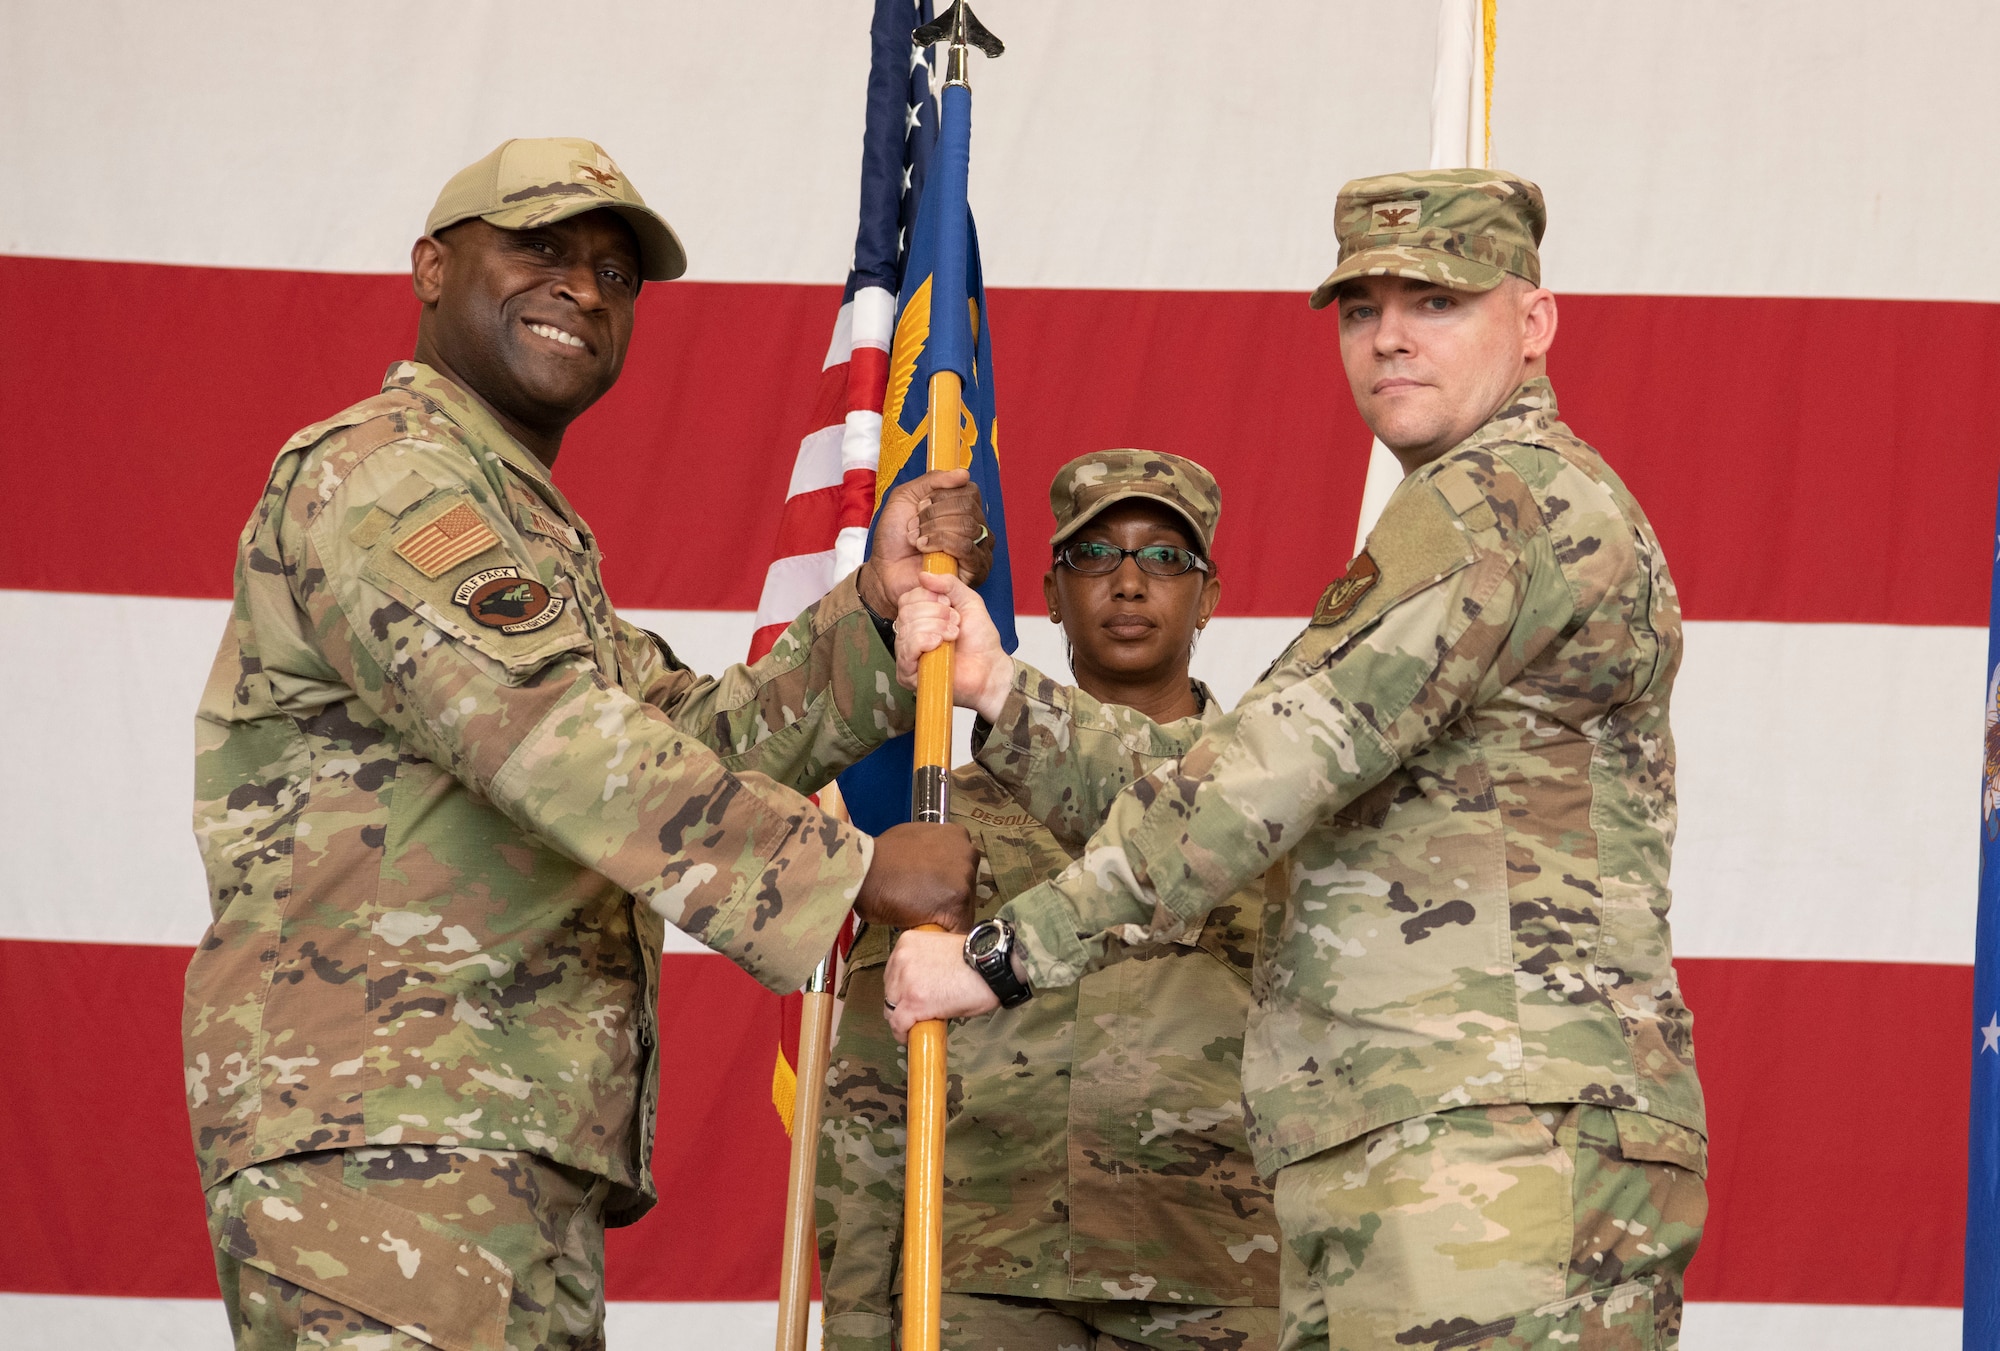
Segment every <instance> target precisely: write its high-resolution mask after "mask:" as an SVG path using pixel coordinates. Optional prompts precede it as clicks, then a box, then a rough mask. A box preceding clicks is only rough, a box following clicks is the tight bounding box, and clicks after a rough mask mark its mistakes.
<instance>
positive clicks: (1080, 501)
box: [1049, 449, 1222, 555]
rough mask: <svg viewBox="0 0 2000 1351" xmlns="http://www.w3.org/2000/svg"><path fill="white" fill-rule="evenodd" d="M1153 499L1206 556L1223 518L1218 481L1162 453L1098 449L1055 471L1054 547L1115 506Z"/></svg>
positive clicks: (1052, 487) (1052, 496) (1052, 493)
mask: <svg viewBox="0 0 2000 1351" xmlns="http://www.w3.org/2000/svg"><path fill="white" fill-rule="evenodd" d="M1135 497H1136V498H1149V499H1151V500H1153V501H1156V502H1158V503H1159V504H1160V505H1161V506H1164V507H1166V508H1167V509H1168V510H1170V511H1172V512H1175V513H1176V514H1178V515H1179V516H1180V517H1181V518H1182V519H1184V520H1186V521H1187V523H1188V525H1189V527H1190V528H1192V529H1193V531H1194V538H1195V543H1196V544H1197V545H1199V546H1200V549H1201V552H1202V553H1203V554H1204V555H1206V554H1208V553H1209V552H1211V550H1212V549H1213V547H1214V544H1215V523H1216V522H1217V521H1219V520H1221V519H1222V490H1221V489H1220V488H1218V487H1216V486H1215V477H1214V475H1212V474H1210V473H1209V472H1208V471H1207V470H1206V469H1203V468H1202V467H1201V466H1200V465H1198V464H1196V463H1195V462H1194V461H1193V460H1185V459H1182V458H1181V457H1180V456H1178V455H1168V454H1166V453H1165V452H1164V451H1158V450H1130V449H1127V450H1098V451H1092V452H1091V453H1090V454H1088V455H1079V456H1077V457H1076V458H1075V459H1074V460H1071V461H1070V462H1069V463H1068V464H1066V465H1064V466H1063V467H1062V468H1061V469H1058V470H1057V471H1056V478H1055V482H1054V483H1051V484H1050V485H1049V506H1050V507H1051V508H1052V509H1053V510H1054V511H1055V514H1056V533H1055V534H1054V535H1053V536H1051V537H1050V539H1049V543H1050V544H1051V545H1056V544H1061V543H1062V542H1063V541H1064V540H1066V539H1068V538H1069V537H1070V536H1071V535H1074V534H1075V533H1076V532H1077V531H1079V530H1081V529H1083V527H1084V526H1086V525H1088V524H1089V523H1090V522H1091V521H1092V520H1094V519H1096V517H1098V516H1099V515H1100V514H1102V513H1103V512H1104V510H1105V509H1106V508H1107V507H1109V506H1111V505H1112V504H1113V503H1114V502H1127V501H1130V500H1132V499H1133V498H1135Z"/></svg>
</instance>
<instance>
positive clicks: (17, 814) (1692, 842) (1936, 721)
mask: <svg viewBox="0 0 2000 1351" xmlns="http://www.w3.org/2000/svg"><path fill="white" fill-rule="evenodd" d="M854 533H855V534H856V535H858V534H859V533H860V532H859V531H856V532H854ZM857 547H858V541H857ZM832 559H833V555H832V553H831V552H829V553H827V554H816V555H806V556H803V557H802V558H801V559H797V560H785V562H787V563H793V562H796V563H800V564H802V565H803V567H804V569H807V570H815V571H816V572H817V573H818V574H819V575H823V572H824V569H826V568H828V567H830V566H831V564H832ZM794 585H795V586H796V587H797V588H798V589H797V590H796V591H795V592H793V593H792V594H794V595H802V596H803V597H804V599H803V600H800V601H799V602H798V603H797V604H796V605H789V606H774V608H773V610H772V611H771V613H772V614H774V615H775V616H776V618H775V619H774V620H772V621H770V622H784V621H788V620H790V619H791V618H792V617H793V616H794V615H795V614H796V613H797V612H798V611H799V610H800V609H803V608H804V607H805V605H806V604H809V603H810V602H811V601H812V600H813V599H815V598H817V597H818V596H819V595H820V594H821V593H822V591H823V590H824V587H825V585H826V584H825V582H823V581H820V580H818V577H817V576H807V577H804V578H801V579H800V580H798V581H797V582H796V583H794ZM781 589H782V588H781ZM773 599H775V595H774V596H773ZM228 610H229V607H228V603H227V602H225V601H190V600H165V599H159V598H152V597H134V596H98V595H71V594H60V593H51V592H38V591H0V646H4V647H5V650H7V651H9V652H18V653H23V654H29V655H28V656H26V657H25V658H24V659H23V660H20V661H16V662H11V663H7V664H5V665H0V710H5V712H4V714H0V717H4V718H5V722H4V724H0V744H4V745H6V746H7V747H8V752H9V760H8V765H9V769H10V770H11V771H12V772H11V773H9V774H7V775H5V776H0V938H40V939H58V940H70V941H83V942H88V941H96V942H117V943H175V944H184V945H185V944H192V943H194V942H195V941H196V939H197V938H199V937H200V934H201V931H202V928H203V926H204V925H206V923H207V922H208V915H207V909H206V907H205V905H204V904H203V901H202V897H203V895H204V894H205V884H204V882H203V879H202V875H201V868H200V865H199V863H198V861H197V858H196V854H195V849H194V844H193V841H192V839H191V838H190V834H189V824H188V803H189V796H190V791H191V778H192V771H191V767H190V764H189V757H190V755H191V754H192V737H191V736H190V730H191V729H190V722H191V720H192V717H193V714H194V708H195V704H196V702H197V701H198V699H199V697H200V693H201V687H202V683H203V681H204V679H205V677H206V675H207V672H208V667H209V663H210V660H211V658H212V654H213V652H214V650H215V642H216V639H217V638H218V636H219V635H220V634H221V631H222V625H223V622H224V621H225V619H226V618H227V615H228ZM624 613H625V616H626V618H628V619H630V620H631V621H632V622H633V623H635V624H639V625H641V626H642V627H645V628H649V629H652V630H654V631H655V632H657V633H659V634H661V635H662V636H664V637H665V638H666V639H667V641H668V642H669V643H671V644H672V645H673V648H674V651H675V652H676V653H677V654H678V655H679V656H680V657H681V658H682V660H684V661H686V662H687V663H688V664H689V665H690V666H692V667H693V668H694V669H696V670H698V671H707V672H720V671H723V670H725V669H727V668H728V667H729V666H730V665H731V664H733V663H734V662H736V661H737V660H739V659H740V658H741V656H742V653H743V651H744V649H745V647H746V646H747V644H748V641H749V635H750V631H751V629H752V628H753V627H754V623H753V616H751V615H749V614H747V613H744V612H742V611H735V612H729V611H704V610H692V611H690V610H653V611H647V610H629V611H626V612H624ZM1016 622H1017V624H1018V627H1019V629H1020V633H1021V655H1022V657H1023V658H1024V659H1025V660H1027V661H1029V662H1032V663H1033V664H1034V665H1035V666H1037V667H1039V668H1040V669H1042V670H1044V671H1046V672H1048V673H1049V674H1051V675H1056V676H1063V675H1065V674H1066V673H1067V664H1066V661H1065V659H1064V656H1063V647H1062V635H1061V633H1060V631H1059V630H1057V629H1056V627H1055V626H1054V625H1052V624H1051V623H1049V621H1048V619H1047V618H1046V617H1045V616H1038V615H1022V616H1019V617H1018V618H1017V621H1016ZM1301 622H1302V621H1300V620H1297V619H1243V618H1223V619H1218V620H1216V621H1215V622H1214V623H1212V624H1211V625H1210V626H1209V628H1208V631H1207V633H1205V634H1204V635H1203V636H1202V642H1201V646H1200V647H1199V648H1198V649H1197V651H1196V654H1195V671H1196V673H1197V674H1198V675H1200V676H1201V677H1202V678H1203V679H1205V680H1207V681H1208V682H1209V683H1210V684H1211V685H1212V686H1213V687H1214V688H1215V691H1216V693H1217V695H1218V696H1219V697H1220V698H1222V700H1223V701H1224V702H1225V703H1234V702H1235V700H1236V699H1237V698H1238V697H1239V696H1240V695H1241V694H1242V692H1243V691H1244V690H1245V689H1246V688H1247V687H1248V686H1249V684H1250V682H1251V681H1252V680H1253V679H1254V678H1255V677H1256V676H1257V674H1258V673H1259V672H1260V671H1261V670H1262V669H1263V668H1264V665H1265V663H1266V662H1268V661H1269V660H1270V658H1271V657H1272V656H1274V655H1276V653H1277V652H1278V651H1279V649H1281V648H1282V647H1283V646H1284V645H1285V643H1286V642H1287V641H1288V640H1289V639H1290V638H1291V637H1292V636H1293V635H1294V634H1295V633H1297V632H1298V629H1299V627H1300V624H1301ZM1985 641H1986V637H1985V633H1984V632H1983V631H1982V630H1979V629H1972V628H1921V627H1915V626H1894V627H1891V626H1882V627H1874V626H1867V625H1843V624H1720V623H1696V624H1690V625H1688V634H1687V659H1686V663H1685V665H1684V667H1683V670H1682V673H1681V677H1680V683H1679V687H1678V690H1677V692H1676V697H1675V708H1674V727H1675V732H1676V735H1677V737H1678V739H1679V743H1680V744H1679V753H1680V765H1681V785H1680V787H1681V830H1680V838H1679V841H1678V843H1677V845H1676V848H1675V851H1674V861H1675V868H1674V879H1673V880H1674V892H1675V904H1674V912H1673V918H1674V936H1675V939H1676V946H1677V949H1678V950H1679V952H1680V953H1681V954H1682V955H1683V956H1690V957H1770V958H1789V959H1794V960H1800V959H1804V960H1825V961H1882V962H1894V961H1907V962H1951V963H1963V962H1967V961H1970V960H1971V955H1972V929H1973V920H1974V907H1973V900H1974V892H1975V885H1974V884H1975V878H1976V874H1977V865H1978V860H1977V855H1976V853H1975V851H1974V850H1973V847H1972V839H1971V832H1970V830H1969V829H1968V828H1967V827H1966V824H1965V823H1966V821H1967V820H1968V819H1969V818H1968V813H1969V812H1970V811H1971V810H1972V799H1971V794H1970V790H1969V789H1968V788H1967V787H1966V785H1968V784H1972V783H1976V782H1977V781H1978V773H1979V768H1978V767H1979V754H1980V744H1981V743H1980V728H1981V725H1982V723H1981V718H1982V713H1981V708H1980V695H1981V692H1982V690H1981V679H1980V675H1981V669H1982V663H1983V659H1984V650H1985ZM50 653H60V654H63V658H62V661H61V663H60V666H59V667H58V666H57V665H55V664H54V662H53V659H52V658H50V657H47V656H43V657H40V658H39V659H38V658H37V657H36V656H34V655H33V654H50ZM1910 710H1922V711H1923V716H1921V717H1915V716H1910ZM79 860H88V866H79V862H78V861H79ZM1885 896H1889V897H1895V898H1899V899H1898V901H1897V904H1896V910H1895V914H1894V916H1893V922H1890V921H1888V920H1885V918H1884V912H1883V910H1882V904H1883V898H1884V897H1885ZM672 939H673V941H674V942H675V943H676V944H677V946H676V947H675V948H674V950H676V951H705V949H701V948H698V947H696V946H695V945H694V944H693V943H692V940H688V939H686V938H684V937H681V936H680V935H678V934H674V935H672Z"/></svg>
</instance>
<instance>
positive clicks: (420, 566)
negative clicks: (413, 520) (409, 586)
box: [396, 502, 500, 577]
mask: <svg viewBox="0 0 2000 1351" xmlns="http://www.w3.org/2000/svg"><path fill="white" fill-rule="evenodd" d="M499 542H500V537H499V536H498V535H496V534H494V533H493V531H492V529H491V527H489V526H488V525H487V524H486V521H485V520H484V519H483V518H482V517H481V516H480V514H479V513H478V512H477V511H474V510H473V509H472V504H471V503H470V502H460V503H459V504H458V505H457V506H455V507H453V508H452V509H451V510H449V511H447V512H445V513H444V514H443V515H442V516H439V517H438V518H437V519H436V520H434V521H431V522H430V523H429V524H427V525H425V526H423V527H422V528H420V529H417V530H413V531H411V532H410V535H409V537H408V538H407V539H405V540H404V541H403V542H402V543H401V544H398V545H397V546H396V552H397V553H398V554H400V555H402V558H403V561H404V562H406V563H408V564H409V565H410V566H411V567H413V568H415V569H416V570H417V571H418V572H421V573H422V574H424V576H426V577H435V576H437V575H438V574H439V573H440V572H443V571H444V570H445V569H446V568H448V567H451V566H453V565H454V564H458V563H463V562H464V561H465V560H466V559H468V558H471V557H472V556H473V555H474V554H482V553H485V552H486V551H487V550H488V549H490V548H492V547H493V546H494V545H496V544H498V543H499Z"/></svg>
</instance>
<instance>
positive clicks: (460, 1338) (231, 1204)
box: [216, 1155, 514, 1351]
mask: <svg viewBox="0 0 2000 1351" xmlns="http://www.w3.org/2000/svg"><path fill="white" fill-rule="evenodd" d="M339 1159H340V1156H339V1155H334V1156H332V1160H333V1161H332V1164H331V1170H330V1174H329V1175H327V1176H319V1175H318V1174H321V1173H325V1172H328V1170H327V1169H326V1168H325V1167H320V1166H314V1165H312V1164H309V1163H306V1162H305V1161H303V1160H295V1161H292V1162H289V1163H286V1164H281V1165H276V1166H272V1167H269V1168H246V1169H245V1170H243V1172H241V1173H239V1174H237V1175H236V1177H235V1178H234V1179H233V1180H232V1181H231V1182H230V1183H229V1184H228V1189H229V1193H230V1194H229V1197H228V1200H227V1201H226V1202H225V1205H226V1207H227V1209H228V1210H229V1211H230V1212H233V1213H227V1214H224V1215H220V1216H218V1217H217V1218H218V1220H219V1224H218V1226H217V1228H218V1232H217V1234H216V1242H217V1245H218V1246H219V1247H221V1248H222V1250H223V1251H224V1252H226V1253H228V1254H229V1255H230V1256H231V1257H234V1258H235V1259H236V1260H238V1261H239V1262H242V1263H243V1264H244V1265H245V1266H249V1267H254V1268H256V1269H257V1270H259V1271H262V1272H266V1273H268V1274H269V1275H272V1276H276V1277H279V1278H280V1279H282V1280H286V1281H289V1282H291V1283H292V1284H293V1285H297V1286H303V1287H304V1288H305V1289H307V1290H311V1291H313V1292H314V1293H316V1294H319V1295H323V1296H325V1297H326V1298H327V1299H330V1300H333V1301H335V1302H336V1303H339V1304H342V1305H344V1306H346V1307H347V1308H350V1309H353V1310H355V1311H356V1312H359V1313H364V1314H367V1315H368V1316H369V1317H370V1318H373V1319H375V1320H377V1321H378V1322H382V1323H386V1324H388V1325H389V1326H390V1327H393V1328H396V1329H398V1330H399V1331H402V1332H405V1333H407V1334H408V1335H410V1336H412V1337H418V1338H421V1339H422V1340H424V1341H426V1342H428V1343H430V1344H431V1345H432V1346H437V1347H443V1348H444V1349H445V1351H505V1347H506V1335H507V1318H508V1306H509V1303H510V1301H511V1300H512V1298H513V1293H514V1276H513V1273H512V1272H511V1271H510V1270H509V1269H508V1268H507V1266H506V1264H505V1263H504V1262H502V1261H501V1260H500V1259H499V1258H498V1257H495V1256H493V1255H492V1254H491V1253H488V1252H487V1251H486V1250H485V1249H483V1248H480V1247H478V1246H477V1245H474V1244H465V1243H458V1242H454V1241H453V1240H451V1239H449V1238H447V1237H445V1236H443V1235H441V1234H438V1233H435V1232H433V1231H430V1230H427V1229H426V1228H425V1227H424V1226H423V1223H422V1221H421V1220H420V1219H419V1217H418V1216H417V1215H416V1214H415V1213H413V1212H411V1211H408V1210H405V1209H403V1208H402V1207H401V1206H394V1205H390V1204H388V1203H386V1202H384V1201H380V1200H377V1199H376V1198H374V1197H372V1196H369V1195H367V1194H365V1193H364V1192H362V1191H360V1190H359V1189H357V1188H354V1187H350V1186H348V1185H346V1184H345V1183H343V1182H340V1181H339V1180H338V1174H339V1169H340V1163H339Z"/></svg>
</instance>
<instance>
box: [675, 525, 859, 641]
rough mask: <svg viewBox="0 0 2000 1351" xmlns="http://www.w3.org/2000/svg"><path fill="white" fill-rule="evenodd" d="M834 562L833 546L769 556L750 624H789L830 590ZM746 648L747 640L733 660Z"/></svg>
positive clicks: (760, 625) (758, 627) (758, 626)
mask: <svg viewBox="0 0 2000 1351" xmlns="http://www.w3.org/2000/svg"><path fill="white" fill-rule="evenodd" d="M833 564H834V551H833V550H832V549H825V550H822V551H820V552H819V553H813V554H793V555H792V556H791V557H790V558H774V559H772V560H771V566H770V568H769V569H767V570H766V571H765V573H764V592H763V594H762V595H760V596H758V597H757V622H756V624H755V625H753V626H752V627H753V628H757V629H761V628H763V627H764V626H765V625H766V624H789V623H791V622H792V620H794V619H796V618H797V617H798V613H799V611H801V610H803V609H805V608H806V606H808V605H811V604H812V603H813V602H814V601H816V600H818V599H819V598H820V597H821V596H824V595H825V594H826V593H827V592H828V591H829V590H831V589H832V587H833V582H834V576H833ZM668 641H670V642H671V641H672V640H671V639H669V640H668ZM747 650H748V644H747V643H746V644H745V646H744V647H742V648H739V649H737V651H738V654H739V655H738V656H737V657H735V658H732V660H740V659H741V656H740V654H741V653H742V652H744V651H747Z"/></svg>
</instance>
